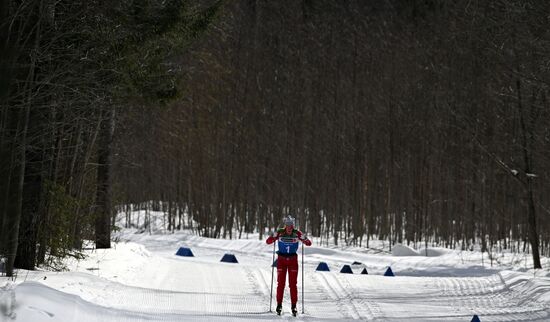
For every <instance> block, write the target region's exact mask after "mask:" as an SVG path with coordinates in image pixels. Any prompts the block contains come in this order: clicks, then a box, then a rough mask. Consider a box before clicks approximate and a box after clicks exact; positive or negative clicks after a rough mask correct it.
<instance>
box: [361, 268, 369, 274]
mask: <svg viewBox="0 0 550 322" xmlns="http://www.w3.org/2000/svg"><path fill="white" fill-rule="evenodd" d="M368 273H369V272H367V269H366V268H363V271H362V272H361V274H368Z"/></svg>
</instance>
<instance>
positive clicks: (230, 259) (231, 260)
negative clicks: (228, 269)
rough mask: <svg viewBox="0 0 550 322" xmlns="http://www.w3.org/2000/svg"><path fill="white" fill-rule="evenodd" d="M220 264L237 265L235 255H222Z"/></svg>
mask: <svg viewBox="0 0 550 322" xmlns="http://www.w3.org/2000/svg"><path fill="white" fill-rule="evenodd" d="M220 262H224V263H239V262H238V261H237V257H235V255H233V254H225V255H223V257H222V260H221V261H220Z"/></svg>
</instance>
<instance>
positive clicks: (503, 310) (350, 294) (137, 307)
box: [15, 233, 550, 322]
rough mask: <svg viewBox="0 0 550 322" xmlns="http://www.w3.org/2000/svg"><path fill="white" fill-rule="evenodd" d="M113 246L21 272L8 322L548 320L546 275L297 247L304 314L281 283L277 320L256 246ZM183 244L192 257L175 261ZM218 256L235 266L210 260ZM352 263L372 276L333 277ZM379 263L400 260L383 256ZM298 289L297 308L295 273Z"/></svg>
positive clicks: (201, 242)
mask: <svg viewBox="0 0 550 322" xmlns="http://www.w3.org/2000/svg"><path fill="white" fill-rule="evenodd" d="M122 240H123V242H121V243H119V244H117V245H116V248H114V249H112V250H99V251H94V252H91V253H90V257H89V258H88V259H87V260H86V261H84V262H78V263H76V262H75V263H73V266H72V268H71V269H72V270H73V271H72V272H62V273H55V272H29V274H28V276H27V277H26V282H24V283H21V284H19V285H18V286H17V287H16V289H15V290H16V297H17V298H18V301H17V304H18V309H17V315H18V318H17V320H18V321H19V320H20V321H27V319H28V321H31V320H32V321H60V319H62V320H63V321H79V322H83V321H99V320H102V321H187V320H192V321H243V320H250V321H256V320H258V321H266V320H280V319H285V320H286V319H292V320H305V321H343V320H366V321H470V320H471V318H472V316H473V315H474V314H477V315H479V316H480V317H481V318H482V321H550V310H549V309H548V307H549V305H548V300H549V294H550V293H549V292H550V278H547V277H541V278H536V279H531V278H529V277H528V276H527V275H526V274H524V273H516V272H511V271H491V270H487V272H486V273H485V274H483V273H480V272H479V271H476V273H475V274H474V275H475V276H467V275H468V271H467V270H465V271H464V272H462V273H461V274H462V276H460V277H453V276H419V275H421V274H422V268H421V267H418V265H416V266H414V265H413V266H414V267H415V272H416V273H415V275H417V276H395V277H384V276H382V275H381V274H380V273H379V271H381V269H382V268H381V267H382V266H384V265H385V263H384V260H381V259H380V258H379V255H374V254H368V253H359V252H357V253H354V252H340V251H338V250H334V249H325V248H322V247H315V246H314V247H311V248H308V249H306V251H307V252H306V254H307V255H306V262H305V265H304V266H305V267H300V269H305V298H306V300H305V314H301V302H300V303H299V315H298V317H297V318H294V317H292V316H291V315H290V312H289V311H290V303H289V302H290V301H289V294H288V286H287V287H286V288H285V301H284V304H283V306H284V314H283V316H281V317H279V316H276V315H275V314H274V313H269V312H268V311H269V291H270V283H271V267H270V262H271V256H272V254H271V250H272V248H271V247H270V246H268V245H265V244H264V243H262V242H261V241H258V240H215V239H208V238H201V237H197V236H193V235H181V234H180V235H178V234H176V235H160V236H157V235H148V234H133V233H131V234H130V233H128V234H125V235H124V237H123V238H122ZM183 245H184V246H186V247H190V248H192V250H193V252H194V254H195V257H179V256H175V255H174V253H175V251H176V250H177V248H178V247H179V246H183ZM226 252H229V253H233V254H235V255H236V257H237V259H238V260H239V264H230V263H221V262H219V259H220V258H221V257H222V255H223V254H224V253H226ZM357 258H359V259H360V260H362V261H363V263H367V267H368V268H369V267H375V268H374V269H373V270H374V271H375V273H374V274H372V273H371V274H370V275H360V274H358V273H359V272H360V270H361V269H362V267H363V266H361V267H360V269H359V267H354V272H355V274H353V275H352V274H341V273H339V270H340V268H341V265H339V264H340V263H348V264H350V263H351V262H352V261H353V260H355V259H357ZM321 260H323V261H327V262H329V265H330V266H331V272H316V271H315V267H316V265H317V264H318V263H319V261H321ZM385 260H392V261H399V259H396V258H389V255H387V258H385ZM419 260H420V259H419ZM300 261H301V257H300ZM369 261H370V262H372V263H373V264H372V265H371V264H369V263H370V262H369ZM377 262H380V265H381V266H380V269H378V273H376V271H377V269H376V266H375V264H374V263H377ZM396 263H397V262H396ZM384 267H385V266H384ZM369 273H370V271H369ZM396 274H397V275H399V271H397V272H396ZM426 275H434V273H433V272H431V273H430V272H429V271H427V273H426ZM44 278H46V279H44ZM275 288H276V285H274V287H273V293H274V294H273V296H274V297H275ZM298 288H299V292H300V294H299V297H300V301H301V298H302V294H301V290H302V286H301V271H300V272H299V283H298ZM48 301H51V302H52V304H51V306H52V307H55V305H56V303H57V304H59V303H61V304H62V305H63V307H65V308H67V310H66V312H64V313H63V316H59V313H56V312H50V311H48V310H47V309H45V308H48V307H50V306H48V305H47V302H48ZM36 303H40V304H41V305H42V307H41V306H40V305H38V304H36ZM45 303H46V304H45ZM274 308H275V299H273V307H272V309H273V310H274Z"/></svg>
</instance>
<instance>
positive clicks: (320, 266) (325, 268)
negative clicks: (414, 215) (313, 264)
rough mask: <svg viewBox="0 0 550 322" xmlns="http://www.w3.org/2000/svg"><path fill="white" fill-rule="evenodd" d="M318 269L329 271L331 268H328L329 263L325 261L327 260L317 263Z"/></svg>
mask: <svg viewBox="0 0 550 322" xmlns="http://www.w3.org/2000/svg"><path fill="white" fill-rule="evenodd" d="M316 271H321V272H329V271H330V269H328V265H327V263H325V262H320V263H319V265H317V269H316Z"/></svg>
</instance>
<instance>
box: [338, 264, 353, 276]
mask: <svg viewBox="0 0 550 322" xmlns="http://www.w3.org/2000/svg"><path fill="white" fill-rule="evenodd" d="M340 273H344V274H353V271H352V270H351V266H349V265H344V266H343V267H342V269H341V270H340Z"/></svg>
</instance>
